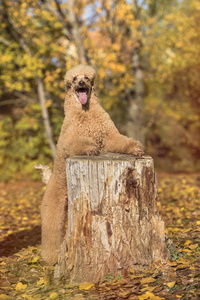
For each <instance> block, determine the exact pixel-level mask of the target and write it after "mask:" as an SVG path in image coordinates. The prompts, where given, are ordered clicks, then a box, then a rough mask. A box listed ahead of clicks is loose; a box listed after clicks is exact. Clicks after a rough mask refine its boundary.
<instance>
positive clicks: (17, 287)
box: [15, 282, 27, 291]
mask: <svg viewBox="0 0 200 300" xmlns="http://www.w3.org/2000/svg"><path fill="white" fill-rule="evenodd" d="M26 288H27V284H23V283H21V282H19V283H18V284H17V285H16V288H15V289H16V291H20V290H25V289H26Z"/></svg>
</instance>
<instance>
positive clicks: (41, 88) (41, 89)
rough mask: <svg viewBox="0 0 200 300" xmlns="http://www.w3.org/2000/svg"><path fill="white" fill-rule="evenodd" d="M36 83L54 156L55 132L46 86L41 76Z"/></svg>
mask: <svg viewBox="0 0 200 300" xmlns="http://www.w3.org/2000/svg"><path fill="white" fill-rule="evenodd" d="M36 84H37V92H38V98H39V102H40V105H41V108H42V117H43V121H44V127H45V130H46V134H47V138H48V143H49V147H50V148H51V150H52V156H53V158H54V157H55V154H56V145H55V143H54V140H53V133H52V129H51V124H50V119H49V113H48V109H47V107H46V105H45V92H44V86H43V82H42V80H41V79H40V78H39V77H37V78H36Z"/></svg>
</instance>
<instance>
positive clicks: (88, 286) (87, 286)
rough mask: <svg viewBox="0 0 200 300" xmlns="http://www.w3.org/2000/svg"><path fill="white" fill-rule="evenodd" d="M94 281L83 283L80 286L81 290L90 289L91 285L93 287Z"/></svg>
mask: <svg viewBox="0 0 200 300" xmlns="http://www.w3.org/2000/svg"><path fill="white" fill-rule="evenodd" d="M93 286H94V284H93V283H83V284H81V285H80V286H79V290H86V291H87V290H89V289H90V288H91V287H93Z"/></svg>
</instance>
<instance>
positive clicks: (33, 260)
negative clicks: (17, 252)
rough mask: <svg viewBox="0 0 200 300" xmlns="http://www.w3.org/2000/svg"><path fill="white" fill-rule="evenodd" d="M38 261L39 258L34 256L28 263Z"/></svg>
mask: <svg viewBox="0 0 200 300" xmlns="http://www.w3.org/2000/svg"><path fill="white" fill-rule="evenodd" d="M38 260H39V256H35V257H34V258H33V259H32V260H31V261H29V263H35V262H36V261H38Z"/></svg>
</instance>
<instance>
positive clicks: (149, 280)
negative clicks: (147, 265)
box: [141, 277, 156, 284]
mask: <svg viewBox="0 0 200 300" xmlns="http://www.w3.org/2000/svg"><path fill="white" fill-rule="evenodd" d="M155 281H156V279H154V278H152V277H145V278H142V280H141V283H142V284H144V283H152V282H155Z"/></svg>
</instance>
